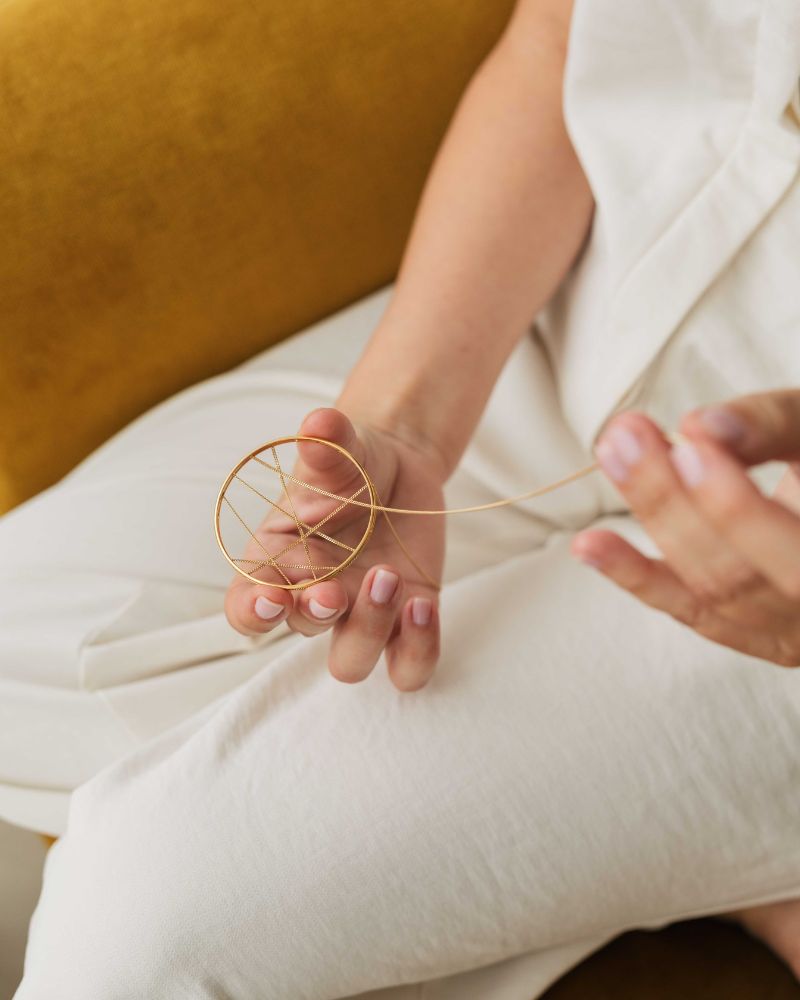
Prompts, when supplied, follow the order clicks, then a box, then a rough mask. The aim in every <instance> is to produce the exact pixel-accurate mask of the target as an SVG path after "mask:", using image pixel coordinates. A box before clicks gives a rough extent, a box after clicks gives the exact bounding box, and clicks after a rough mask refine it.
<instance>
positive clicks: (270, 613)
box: [255, 597, 283, 621]
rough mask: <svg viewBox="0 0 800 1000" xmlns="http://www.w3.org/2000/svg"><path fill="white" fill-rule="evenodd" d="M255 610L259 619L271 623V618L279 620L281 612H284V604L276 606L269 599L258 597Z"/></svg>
mask: <svg viewBox="0 0 800 1000" xmlns="http://www.w3.org/2000/svg"><path fill="white" fill-rule="evenodd" d="M255 608H256V614H257V615H258V617H259V618H263V619H264V620H265V621H269V620H270V619H271V618H277V616H278V615H279V614H280V613H281V611H283V605H282V604H276V603H275V602H274V601H271V600H270V599H269V598H268V597H257V598H256V605H255Z"/></svg>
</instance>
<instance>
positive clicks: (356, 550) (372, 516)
mask: <svg viewBox="0 0 800 1000" xmlns="http://www.w3.org/2000/svg"><path fill="white" fill-rule="evenodd" d="M298 441H315V442H317V443H318V444H324V445H327V446H328V447H329V448H335V449H336V450H337V451H338V452H340V453H341V454H342V455H344V456H345V457H346V458H348V459H349V460H350V461H351V462H352V464H353V465H354V466H355V467H356V468H357V469H358V471H359V473H360V474H361V476H362V477H363V479H364V484H365V486H366V488H367V490H368V492H369V521H368V523H367V527H366V529H365V530H364V534H363V535H362V537H361V539H360V541H359V542H358V544H357V545H356V546H350V545H344V543H343V542H340V543H338V544H341V545H343V546H344V547H345V548H349V549H350V550H351V551H350V553H349V555H348V556H347V558H346V559H345V560H344V561H343V562H342V563H340V564H339V565H338V566H335V567H334V568H333V569H331V570H329V571H328V572H327V573H325V574H324V576H317V577H316V578H315V579H312V580H305V581H300V582H298V583H273V582H272V581H267V580H259V578H258V577H257V576H253V575H252V574H251V573H248V572H246V571H245V570H244V569H242V567H241V566H238V565H237V563H236V559H235V558H234V557H233V556H231V555H230V553H229V552H228V550H227V548H226V547H225V543H224V542H223V540H222V533H221V531H220V524H219V518H220V511H221V510H222V505H223V503H226V502H227V504H228V505H229V506H230V507H231V509H232V510H233V512H234V514H235V515H236V516H237V517H238V518H239V520H240V521H241V522H242V524H243V525H244V527H245V528H246V529H247V531H248V532H249V533H250V535H251V537H253V538H255V535H254V534H253V532H252V531H251V530H250V528H249V527H248V526H247V524H245V522H244V521H243V520H242V518H241V515H239V513H238V512H237V511H236V508H235V507H234V506H233V504H232V503H231V502H230V500H228V498H227V497H226V495H225V494H226V492H227V489H228V487H229V486H230V485H231V483H232V482H233V480H234V479H237V478H238V473H239V471H240V469H242V468H244V466H245V465H247V463H248V462H251V461H253V460H254V459H255V461H257V462H260V463H262V464H266V465H267V467H268V468H270V469H272V471H274V472H276V473H278V474H279V475H280V476H281V480H282V481H283V480H284V479H290V480H292V481H294V482H296V483H298V484H300V485H302V486H305V487H306V489H311V490H316V488H315V487H312V486H309V484H308V483H304V482H303V481H302V480H300V479H296V478H295V477H294V476H293V475H291V474H290V473H288V472H283V470H281V468H280V463H278V467H277V468H275V467H274V466H272V465H270V464H269V463H264V462H263V459H261V458H259V457H258V456H259V455H261V453H262V452H264V451H267V450H269V449H273V448H277V447H278V446H279V445H282V444H296V443H297V442H298ZM240 482H244V480H240ZM251 488H252V487H251ZM363 489H364V487H363V486H360V487H359V488H358V490H357V491H356V492H355V493H354V494H353V496H357V495H358V494H359V493H361V492H362V490H363ZM284 491H285V492H286V495H287V497H288V488H287V487H286V484H285V483H284ZM318 491H319V492H320V493H321V494H322V495H323V496H331V497H332V498H335V497H336V494H333V493H329V491H327V490H323V489H319V490H318ZM256 492H258V491H256ZM259 495H261V496H263V494H259ZM264 499H265V500H267V502H268V503H269V504H272V506H273V507H277V503H276V502H274V501H272V500H270V499H269V498H268V497H264ZM278 499H280V497H279V498H278ZM340 499H342V504H341V506H342V507H345V506H347V505H348V501H347V500H346V499H343V498H340ZM351 499H352V498H351ZM358 506H364V507H366V506H367V504H366V502H364V503H359V504H358ZM377 506H378V492H377V490H376V489H375V484H374V483H373V482H372V480H371V479H370V477H369V473H368V472H367V470H366V469H365V468H364V466H363V465H361V463H360V462H358V461H357V460H356V459H355V458H354V457H353V456H352V455H351V454H350V452H349V451H348V450H347V449H346V448H343V447H342V446H341V445H338V444H336V443H335V442H333V441H326V440H325V438H319V437H310V436H308V435H305V434H298V435H296V436H293V437H283V438H276V439H275V440H274V441H268V442H267V443H266V444H264V445H261V447H259V448H255V449H254V450H253V451H251V452H249V453H248V454H247V455H245V456H244V458H242V459H241V460H240V461H239V462H237V464H236V465H235V466H234V467H233V468H232V469H231V471H230V472H229V473H228V475H227V477H226V479H225V482H224V483H223V484H222V486H221V488H220V491H219V494H218V495H217V502H216V504H215V505H214V534H215V536H216V539H217V545H219V547H220V550H221V551H222V554H223V555H224V556H225V558H226V559H227V561H228V562H229V563H230V565H231V566H232V567H233V568H234V569H235V570H236V572H237V573H239V574H240V575H241V576H244V577H246V578H247V579H248V580H251V581H252V582H253V583H258V584H260V585H262V586H265V585H266V586H269V587H278V588H279V589H280V590H305V589H306V588H307V587H311V586H313V585H314V584H316V583H321V582H322V581H323V580H329V579H330V578H331V577H333V576H336V575H337V574H339V573H341V572H342V570H344V569H346V568H347V567H348V566H349V565H350V563H352V562H353V561H354V560H355V559H357V558H358V556H359V554H360V553H361V551H362V550H363V548H364V546H365V545H366V544H367V542H368V541H369V539H370V536H371V535H372V531H373V529H374V527H375V520H376V518H377ZM278 509H279V510H281V511H282V513H284V514H287V513H288V512H287V511H283V510H282V508H278ZM339 509H341V508H339ZM332 513H335V512H332ZM332 513H331V514H329V515H328V517H330V516H332ZM289 516H291V515H289ZM295 520H296V521H297V520H298V519H297V518H296V517H295ZM306 527H308V525H306ZM316 527H318V525H317V526H312V527H311V528H310V530H309V532H308V534H305V535H303V534H302V532H300V529H299V522H298V531H299V533H300V537H299V538H298V540H297V543H296V544H298V545H299V544H302V543H303V542H304V540H305V539H306V538H309V537H311V536H312V535H313V534H315V528H316ZM256 541H257V539H256ZM262 547H263V546H262ZM265 551H266V550H265ZM267 555H269V553H267ZM268 564H269V560H267V563H266V565H268ZM311 572H312V575H313V573H314V570H313V568H312V570H311ZM282 575H283V574H282Z"/></svg>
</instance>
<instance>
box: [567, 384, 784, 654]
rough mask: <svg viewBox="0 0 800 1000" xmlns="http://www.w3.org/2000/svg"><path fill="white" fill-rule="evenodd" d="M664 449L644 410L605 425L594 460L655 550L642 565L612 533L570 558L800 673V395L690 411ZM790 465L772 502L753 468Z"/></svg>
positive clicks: (720, 638)
mask: <svg viewBox="0 0 800 1000" xmlns="http://www.w3.org/2000/svg"><path fill="white" fill-rule="evenodd" d="M679 430H680V432H681V433H682V434H683V435H684V437H685V441H684V442H683V443H680V444H678V445H677V446H676V447H674V448H673V447H671V445H670V443H669V442H668V441H667V440H666V438H665V437H664V434H663V433H662V430H661V429H660V428H659V427H658V426H657V425H656V424H655V423H654V422H653V421H652V420H651V419H650V418H649V417H648V416H646V415H645V414H644V413H638V412H633V411H629V412H626V413H622V414H620V415H619V416H617V417H615V418H614V419H613V420H612V421H610V422H609V424H608V426H607V428H606V429H605V431H604V432H603V434H602V435H601V436H600V439H599V440H598V444H597V449H596V452H597V457H598V459H599V461H600V463H601V464H602V466H603V468H604V469H605V471H606V473H607V475H608V476H609V478H610V479H611V481H612V482H613V483H614V484H615V485H616V487H617V489H618V490H619V491H620V493H621V494H622V496H623V497H624V498H625V500H626V501H627V503H628V504H629V505H630V508H631V511H632V512H633V514H634V515H635V516H636V517H637V518H638V520H639V521H640V522H641V523H642V524H643V525H644V527H645V528H646V529H647V532H648V534H649V535H650V536H651V537H652V539H653V540H654V541H655V542H656V544H657V545H658V548H659V549H660V551H661V553H662V554H663V558H662V559H650V558H648V557H646V556H644V555H642V553H640V552H639V551H638V550H637V549H635V548H634V547H633V546H631V545H630V544H629V543H628V542H627V541H625V540H624V539H622V538H620V537H619V535H617V534H615V533H614V532H611V531H598V530H589V531H583V532H580V533H579V534H578V535H576V537H575V538H574V540H573V543H572V552H573V554H574V555H575V556H576V557H577V558H579V559H582V560H583V561H585V562H587V563H589V564H590V565H593V566H595V567H596V568H597V569H599V570H600V572H602V573H604V574H605V575H606V576H607V577H608V578H609V579H610V580H612V581H613V582H614V583H616V584H617V585H618V586H620V587H622V588H623V589H625V590H627V591H629V592H630V593H631V594H633V595H634V596H635V597H637V598H638V599H639V600H641V601H643V602H644V603H645V604H648V605H650V606H651V607H653V608H657V609H658V610H660V611H663V612H666V613H667V614H669V615H672V617H673V618H675V619H677V620H678V621H679V622H682V623H683V624H685V625H688V626H690V627H691V628H693V629H694V630H695V631H696V632H698V633H699V634H700V635H702V636H705V637H706V638H708V639H711V640H713V641H714V642H717V643H720V644H722V645H724V646H729V647H731V648H732V649H737V650H740V651H741V652H744V653H748V654H750V655H752V656H755V657H758V658H759V659H761V660H767V661H770V662H772V663H776V664H779V665H781V666H785V667H797V666H800V478H798V474H799V473H800V391H798V390H796V389H789V390H784V391H780V392H770V393H762V394H757V395H752V396H745V397H742V398H740V399H737V400H734V401H731V402H729V403H728V404H727V405H725V406H715V407H709V408H707V409H705V410H703V409H700V410H695V411H692V412H691V413H688V414H687V415H686V416H685V417H684V419H683V420H682V422H681V425H680V428H679ZM775 459H777V460H783V461H787V462H789V463H790V464H789V468H788V469H787V471H786V473H785V475H784V476H783V479H782V480H781V482H780V484H779V487H778V489H777V491H776V493H775V495H774V496H773V497H765V496H764V495H763V494H762V493H761V492H760V490H759V489H758V488H757V487H756V486H755V484H754V483H753V482H752V481H751V479H750V478H749V477H748V475H747V471H746V470H747V468H748V467H749V466H753V465H758V464H760V463H762V462H766V461H769V460H775Z"/></svg>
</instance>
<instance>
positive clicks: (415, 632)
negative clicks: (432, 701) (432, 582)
mask: <svg viewBox="0 0 800 1000" xmlns="http://www.w3.org/2000/svg"><path fill="white" fill-rule="evenodd" d="M439 636H440V628H439V616H438V611H437V608H436V602H435V601H434V600H433V599H432V598H431V597H430V596H429V595H427V594H416V595H415V596H414V597H411V598H409V599H408V600H407V601H406V602H405V604H404V605H403V610H402V612H401V615H400V631H399V632H398V633H397V634H396V635H395V636H394V637H393V638H392V639H391V641H390V642H389V643H388V645H387V646H386V662H387V667H388V671H389V677H390V679H391V681H392V683H393V684H394V686H395V687H396V688H399V690H400V691H416V690H418V689H419V688H421V687H424V685H425V684H427V683H428V681H429V680H430V678H431V676H432V675H433V671H434V670H435V668H436V664H437V662H438V660H439V652H440V639H439Z"/></svg>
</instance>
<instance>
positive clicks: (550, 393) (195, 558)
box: [0, 289, 596, 834]
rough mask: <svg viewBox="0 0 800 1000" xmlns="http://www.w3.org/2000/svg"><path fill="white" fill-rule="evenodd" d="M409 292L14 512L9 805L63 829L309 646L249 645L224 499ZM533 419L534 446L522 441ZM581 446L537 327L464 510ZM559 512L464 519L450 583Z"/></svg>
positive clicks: (230, 377)
mask: <svg viewBox="0 0 800 1000" xmlns="http://www.w3.org/2000/svg"><path fill="white" fill-rule="evenodd" d="M390 291H391V289H385V290H383V291H381V292H379V293H376V294H375V295H371V296H368V297H367V298H365V299H363V300H362V301H360V302H358V303H356V304H355V305H353V306H351V307H349V308H348V309H345V310H343V311H342V312H340V313H337V314H336V315H334V316H332V317H329V318H328V319H326V320H325V321H323V322H321V323H319V324H316V325H315V326H314V327H311V328H309V329H308V330H306V331H303V332H302V333H300V334H298V335H296V336H294V337H292V338H290V339H289V340H288V341H285V342H283V343H281V344H279V345H276V346H274V347H272V348H270V349H269V350H266V351H264V352H263V353H262V354H261V355H259V356H258V357H256V358H254V359H252V360H251V361H250V362H248V363H247V364H245V365H243V366H241V367H239V368H236V369H233V370H232V371H230V372H227V373H225V374H224V375H221V376H219V377H217V378H213V379H209V380H207V381H205V382H203V383H200V384H199V385H197V386H194V387H192V388H190V389H188V390H186V391H185V392H181V393H179V394H178V395H176V396H175V397H173V398H172V399H169V400H167V401H166V402H164V403H163V404H161V405H159V406H157V407H155V408H153V409H152V410H151V411H149V412H148V413H146V414H144V415H143V416H142V417H140V418H139V419H138V420H136V421H134V422H133V423H132V424H131V425H129V426H128V427H127V428H125V429H124V430H123V431H122V432H120V433H119V434H117V435H116V436H115V437H114V438H112V439H111V440H110V441H109V442H107V443H106V444H105V445H103V446H102V447H101V448H99V449H98V450H97V451H96V452H94V453H93V454H92V455H91V456H89V458H88V459H87V460H86V461H84V462H83V463H81V465H79V466H78V467H77V468H76V469H75V470H73V472H72V473H70V474H69V475H68V476H67V477H65V478H64V479H63V480H62V481H61V482H60V483H58V484H56V485H55V486H54V487H52V488H51V489H49V490H47V491H45V492H44V493H42V494H40V495H39V496H38V497H35V498H34V499H32V500H31V501H29V502H28V503H26V504H23V505H22V506H21V507H19V508H17V509H16V510H14V511H12V512H11V513H10V514H9V515H7V516H6V517H4V518H2V519H0V815H4V816H5V817H6V818H8V819H10V820H11V821H12V822H18V823H23V824H25V825H29V826H32V827H33V828H36V829H40V830H43V831H46V832H49V833H53V834H59V833H61V832H62V831H63V828H64V822H65V818H66V808H67V804H68V799H69V794H70V793H71V791H72V789H73V788H75V787H76V786H77V785H78V784H80V783H82V782H83V781H86V780H88V779H89V778H91V777H92V775H93V774H95V773H96V772H97V771H98V770H99V769H100V768H102V767H103V766H105V765H107V764H109V763H111V762H113V761H114V760H117V759H119V758H120V757H122V756H124V755H125V754H126V753H128V752H130V751H131V750H132V749H134V748H135V747H137V746H139V745H141V744H142V743H145V742H147V741H148V740H150V739H152V738H153V737H155V736H157V735H159V734H160V733H162V732H165V731H167V730H169V729H171V728H172V727H173V726H175V725H177V724H179V723H180V722H181V721H182V720H183V719H185V718H187V717H190V716H191V715H193V714H194V713H196V712H198V711H201V710H203V709H204V708H205V706H207V705H209V704H211V703H213V702H214V701H215V700H216V699H218V698H220V697H222V696H224V695H225V694H226V693H228V692H229V691H231V690H233V689H234V688H235V687H236V686H237V685H239V684H241V683H244V682H246V681H247V680H248V679H249V678H250V677H252V676H253V675H254V674H255V673H257V672H258V671H259V670H261V669H263V668H264V667H265V666H266V665H267V664H269V663H270V662H271V661H272V659H273V658H274V657H276V656H278V655H282V653H283V651H284V650H285V649H286V647H287V646H290V645H292V644H293V642H294V641H295V640H296V638H297V637H296V636H294V635H293V634H292V633H290V632H289V631H288V630H287V629H286V628H279V629H277V630H276V631H275V632H273V633H270V634H269V635H267V636H265V637H261V638H257V639H252V638H248V637H244V636H241V635H239V634H238V633H236V632H235V631H234V630H233V629H232V628H231V627H230V626H229V624H228V622H227V621H226V619H225V616H224V614H223V610H222V607H223V596H224V592H225V589H226V587H227V585H228V583H229V580H230V576H231V571H230V567H229V566H228V564H227V563H226V562H225V560H224V559H223V558H222V556H221V554H220V552H219V550H218V549H217V546H216V542H215V539H214V533H213V521H212V512H213V508H214V503H215V500H216V496H217V491H218V489H219V486H220V483H221V482H222V480H223V479H224V477H225V476H226V474H227V473H228V471H229V469H230V468H231V467H232V466H233V465H234V463H235V462H236V461H237V460H238V459H239V458H240V457H241V455H243V454H245V453H246V452H248V451H250V450H251V449H253V448H255V447H257V446H258V445H261V444H263V443H265V442H266V441H267V440H269V439H274V438H277V437H282V436H286V435H291V434H294V433H296V431H297V428H298V426H299V424H300V422H301V420H302V418H303V417H304V416H305V414H306V413H307V412H308V411H309V410H310V409H313V408H314V407H317V406H324V405H331V404H332V403H333V402H334V401H335V399H336V397H337V395H338V393H339V391H340V388H341V385H342V383H343V381H344V379H345V378H346V376H347V373H348V371H349V370H350V369H351V368H352V366H353V364H354V363H355V361H356V359H357V358H358V356H359V354H360V353H361V351H362V350H363V348H364V345H365V344H366V342H367V340H368V339H369V336H370V335H371V333H372V330H373V329H374V327H375V325H376V324H377V323H378V322H379V319H380V316H381V314H382V311H383V309H384V307H385V305H386V302H387V299H388V296H389V294H390ZM521 429H524V437H523V438H522V440H523V442H524V446H523V447H514V442H515V441H516V440H518V438H517V437H516V435H518V434H519V432H520V430H521ZM575 450H576V449H575V445H574V441H573V439H572V437H571V435H570V433H569V431H568V429H567V428H566V426H565V425H564V423H563V420H562V419H561V417H560V414H559V410H558V406H557V402H556V400H555V394H554V390H553V387H552V383H551V381H550V378H549V368H548V366H547V365H546V362H545V359H544V358H543V356H542V354H541V352H540V350H539V347H538V346H537V345H536V344H535V342H534V341H533V339H532V338H528V337H524V338H522V339H521V341H520V344H519V346H518V348H517V350H516V352H515V353H514V355H513V357H512V358H511V359H510V361H509V363H508V365H507V368H506V371H505V372H504V373H503V376H502V377H501V379H500V382H499V383H498V386H497V389H496V390H495V393H494V395H493V398H492V400H491V402H490V405H489V407H488V408H487V411H486V413H485V415H484V417H483V419H482V421H481V423H480V426H479V428H478V430H477V432H476V434H475V437H474V439H473V441H472V442H471V443H470V446H469V448H468V450H467V452H466V454H465V456H464V460H463V462H462V463H461V466H460V467H459V469H458V470H457V472H456V473H455V474H454V476H453V477H452V478H451V479H450V480H449V481H448V483H447V484H446V500H447V503H448V504H449V505H450V506H462V505H471V504H479V503H485V502H489V501H493V500H496V499H498V497H500V496H503V495H507V493H509V492H510V493H514V492H521V491H522V490H524V489H526V488H530V486H532V485H536V484H537V483H540V482H543V481H546V480H547V479H552V478H555V477H556V476H558V475H559V474H562V473H563V472H565V471H569V469H570V468H574V466H575V464H576V463H577V464H579V463H580V456H578V455H576V454H575ZM568 500H569V503H568V505H567V506H568V507H569V509H570V511H571V512H572V514H573V516H575V517H578V518H579V519H584V520H585V518H586V516H588V515H587V513H586V512H587V511H588V512H591V510H593V509H594V507H595V506H596V501H595V499H594V496H593V494H592V491H591V489H589V488H587V489H585V490H576V489H574V488H573V490H572V493H571V494H570V495H569V497H568ZM565 509H566V508H565ZM554 512H557V508H556V507H555V506H552V505H551V507H550V508H548V507H547V506H546V504H542V505H541V506H540V507H532V506H529V507H527V508H526V507H525V506H524V505H521V506H520V507H513V508H502V509H500V510H494V511H489V512H486V513H479V514H473V515H462V516H459V517H452V518H449V519H448V525H447V530H448V545H447V562H446V566H445V579H446V581H449V580H453V579H458V578H460V577H462V576H464V575H466V574H469V573H472V572H475V571H478V570H480V569H481V568H483V567H485V566H488V565H492V564H495V563H497V562H500V561H502V560H503V559H506V558H508V557H509V556H512V555H514V554H515V553H516V552H518V551H520V550H521V549H522V548H525V547H535V546H537V545H541V544H542V543H543V541H544V540H545V538H546V537H547V536H548V534H549V533H550V531H551V530H552V529H553V526H554V523H555V521H554V516H555V514H554ZM395 522H396V524H397V527H398V530H399V531H400V532H401V533H402V522H401V520H399V519H395ZM417 555H418V556H419V558H420V559H421V560H422V561H424V553H418V554H417ZM365 556H366V557H367V558H368V551H367V552H366V553H365ZM314 649H315V650H316V653H315V655H317V656H321V655H322V654H321V653H320V651H319V647H318V646H316V647H314ZM320 662H321V661H320Z"/></svg>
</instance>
